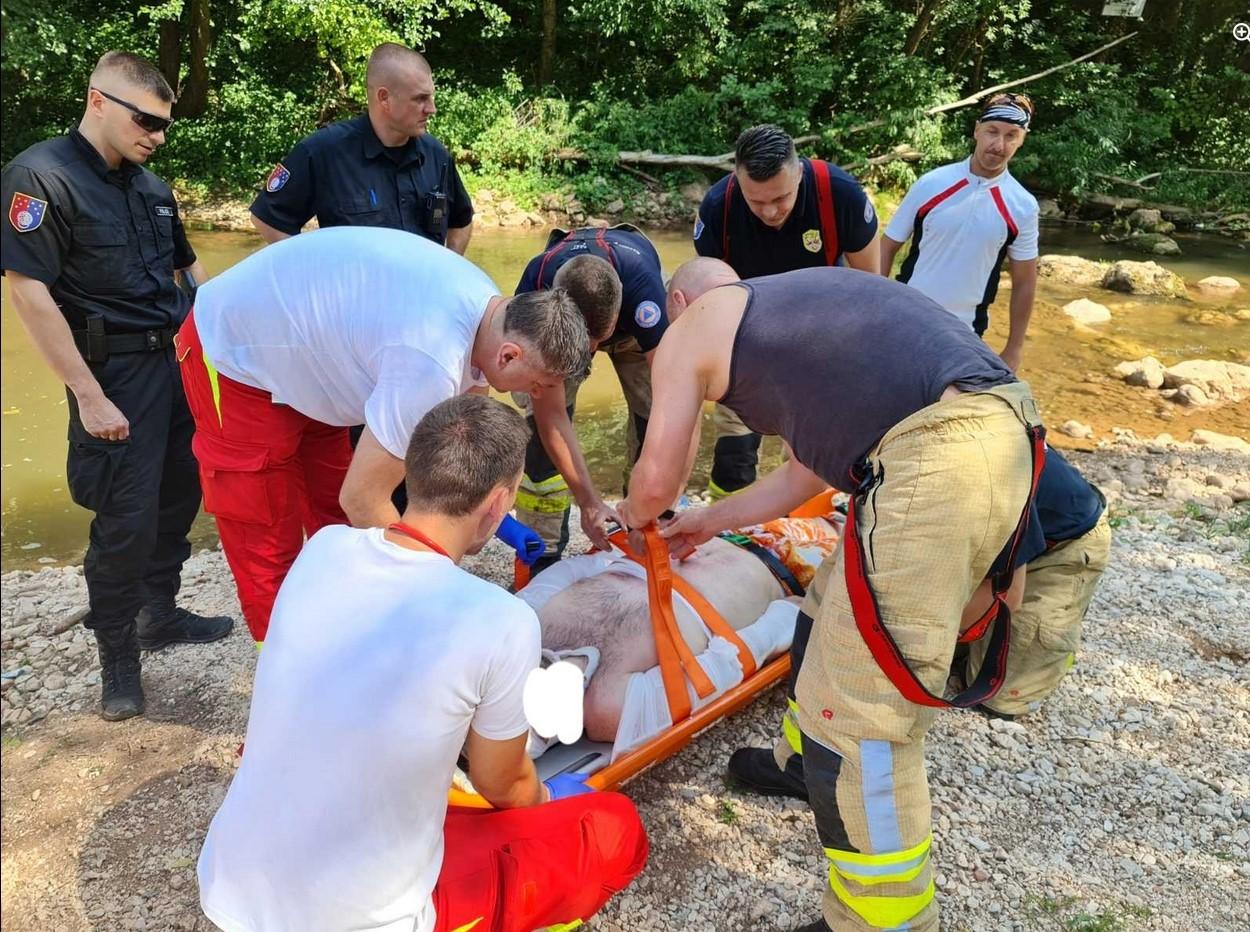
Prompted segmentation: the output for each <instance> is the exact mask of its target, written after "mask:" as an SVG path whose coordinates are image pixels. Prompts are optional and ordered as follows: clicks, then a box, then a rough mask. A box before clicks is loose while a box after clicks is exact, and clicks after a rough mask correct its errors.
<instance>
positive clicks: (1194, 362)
mask: <svg viewBox="0 0 1250 932" xmlns="http://www.w3.org/2000/svg"><path fill="white" fill-rule="evenodd" d="M1163 384H1164V386H1165V387H1167V388H1175V389H1180V388H1183V387H1184V386H1186V385H1193V386H1194V387H1196V388H1198V389H1199V390H1200V391H1201V392H1202V394H1203V395H1204V396H1206V397H1207V398H1209V399H1210V400H1211V401H1240V400H1241V396H1242V394H1243V393H1245V392H1250V366H1243V365H1240V364H1238V363H1235V362H1224V361H1222V360H1218V359H1190V360H1187V361H1186V362H1181V363H1177V364H1176V365H1175V366H1169V367H1168V368H1167V369H1165V370H1164V372H1163Z"/></svg>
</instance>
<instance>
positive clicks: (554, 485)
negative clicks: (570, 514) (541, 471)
mask: <svg viewBox="0 0 1250 932" xmlns="http://www.w3.org/2000/svg"><path fill="white" fill-rule="evenodd" d="M521 488H523V489H529V490H530V491H531V492H537V493H538V494H539V495H550V494H551V493H552V492H567V491H568V490H569V484H568V483H567V482H565V481H564V477H563V476H562V475H560V474H559V473H556V474H555V475H554V476H551V477H550V478H548V479H543V480H542V481H541V482H535V481H534V480H533V479H531V478H530V477H529V476H522V477H521Z"/></svg>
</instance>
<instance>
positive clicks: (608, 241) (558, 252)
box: [516, 227, 668, 353]
mask: <svg viewBox="0 0 1250 932" xmlns="http://www.w3.org/2000/svg"><path fill="white" fill-rule="evenodd" d="M553 239H554V237H553ZM586 255H590V256H599V257H600V258H601V259H607V260H608V261H609V262H611V263H612V266H613V268H615V269H616V274H617V275H619V276H620V279H621V314H620V317H618V318H617V321H616V329H615V330H614V331H613V332H612V336H611V337H609V338H608V339H607V340H606V341H605V345H608V346H610V345H611V344H613V343H615V342H617V341H618V340H622V339H624V338H626V337H633V338H634V339H636V340H637V341H638V345H639V346H640V347H642V351H643V352H644V353H647V352H650V351H651V350H653V349H655V348H656V347H657V346H659V345H660V337H662V336H664V331H665V330H666V329H668V313H667V311H666V310H665V303H666V295H665V291H664V275H663V272H661V270H660V256H659V253H657V252H656V251H655V247H654V246H652V245H651V241H650V240H649V239H647V238H646V237H645V236H644V235H643V234H642V233H640V232H639V231H637V230H632V229H622V228H613V229H610V230H605V229H598V228H593V227H592V228H587V229H582V230H574V231H573V232H572V233H571V234H569V235H568V236H567V237H563V238H561V239H560V240H559V241H558V242H556V243H554V244H552V245H550V246H548V248H547V250H546V251H545V252H542V253H539V254H538V255H537V256H535V257H534V258H533V259H531V260H530V261H529V265H527V266H526V267H525V273H524V274H523V275H522V276H521V280H520V282H518V283H517V286H516V294H524V293H525V292H527V291H538V290H541V289H544V288H550V287H551V283H552V282H553V281H554V280H555V277H556V272H558V271H559V270H560V268H561V267H562V266H563V265H564V263H566V262H568V261H569V260H570V259H572V258H574V257H576V256H586ZM544 259H546V262H545V263H544V261H543V260H544Z"/></svg>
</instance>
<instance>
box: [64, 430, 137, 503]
mask: <svg viewBox="0 0 1250 932" xmlns="http://www.w3.org/2000/svg"><path fill="white" fill-rule="evenodd" d="M129 449H130V444H129V443H128V442H125V441H122V442H118V441H113V440H74V441H71V442H70V445H69V457H68V459H67V460H66V463H65V478H66V481H67V482H68V484H69V495H70V498H71V499H73V501H74V504H76V505H81V506H82V507H83V508H86V509H87V510H89V511H104V510H105V509H106V507H107V505H108V503H109V496H110V494H111V493H112V491H113V480H114V479H116V477H117V471H118V469H119V468H120V467H121V462H122V459H123V458H124V457H125V456H126V451H127V450H129Z"/></svg>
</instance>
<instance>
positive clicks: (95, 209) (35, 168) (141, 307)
mask: <svg viewBox="0 0 1250 932" xmlns="http://www.w3.org/2000/svg"><path fill="white" fill-rule="evenodd" d="M0 196H3V199H4V206H5V207H6V208H7V210H8V216H7V217H6V218H5V219H4V220H3V221H0V223H3V232H2V233H0V250H2V251H3V257H4V258H3V268H4V269H6V270H11V271H14V272H17V273H19V274H21V275H25V276H27V277H28V278H33V279H35V280H37V281H41V282H43V283H44V284H45V285H47V286H48V291H49V292H50V293H51V294H52V298H53V300H54V301H56V303H57V304H58V305H59V306H60V308H61V313H62V314H64V315H65V319H66V320H67V321H68V322H69V325H70V327H71V328H73V329H75V330H81V329H83V328H84V327H85V326H86V318H87V317H88V316H93V317H94V316H96V315H99V316H101V317H103V318H104V331H105V332H106V333H142V332H143V331H145V330H159V329H164V328H168V327H178V326H180V325H181V324H182V321H183V318H185V317H186V316H187V310H188V309H189V308H190V306H191V299H190V298H188V297H187V295H186V293H185V292H183V290H182V289H181V288H179V287H178V285H177V284H176V283H175V281H174V270H175V269H185V268H187V267H188V266H190V265H193V264H194V263H195V253H194V251H192V249H191V245H190V243H188V242H187V236H186V233H185V231H184V230H183V228H182V221H181V220H180V219H179V217H178V204H177V202H175V201H174V195H173V192H171V191H170V190H169V185H167V184H165V182H163V181H161V179H159V178H157V177H156V175H154V174H152V172H150V171H148V170H147V169H146V168H144V167H142V166H141V165H135V164H133V163H131V162H122V164H121V166H120V167H119V168H116V169H111V168H109V167H108V163H107V162H105V161H104V157H103V156H101V155H100V153H99V152H97V151H96V148H95V146H93V145H92V144H91V143H90V142H88V141H87V138H86V137H85V136H83V135H82V133H80V132H78V130H77V129H73V130H70V132H69V134H68V135H65V136H58V137H57V138H55V139H48V140H46V141H44V142H39V143H36V144H35V145H33V146H31V147H30V148H29V149H27V150H25V151H24V152H22V153H21V154H19V155H18V156H17V157H16V158H14V159H13V161H11V162H10V163H9V164H8V165H6V166H4V175H3V195H0Z"/></svg>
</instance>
